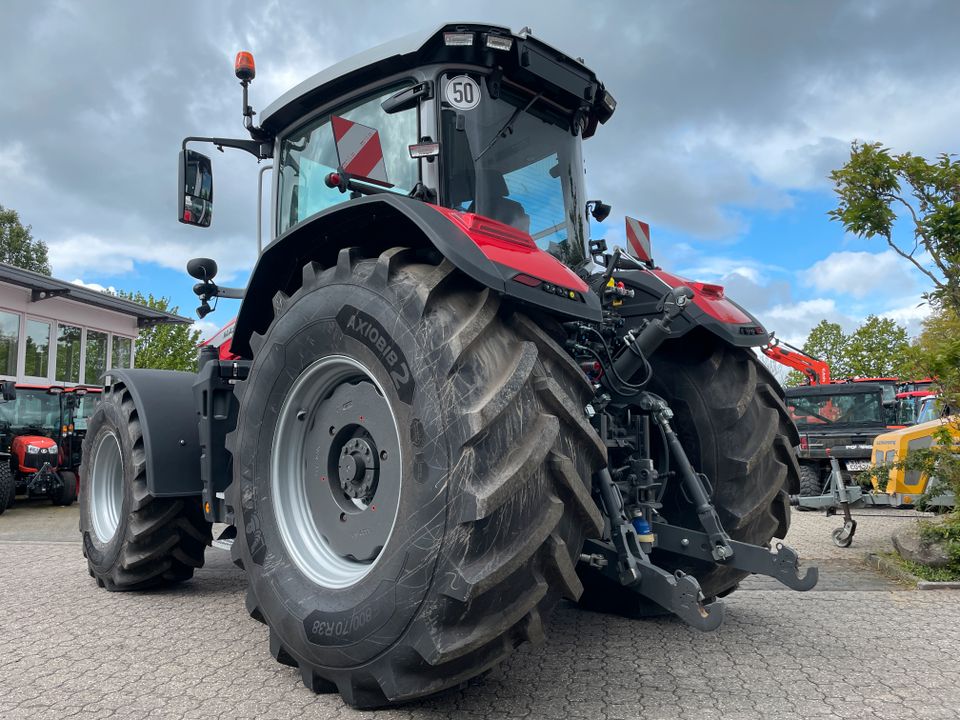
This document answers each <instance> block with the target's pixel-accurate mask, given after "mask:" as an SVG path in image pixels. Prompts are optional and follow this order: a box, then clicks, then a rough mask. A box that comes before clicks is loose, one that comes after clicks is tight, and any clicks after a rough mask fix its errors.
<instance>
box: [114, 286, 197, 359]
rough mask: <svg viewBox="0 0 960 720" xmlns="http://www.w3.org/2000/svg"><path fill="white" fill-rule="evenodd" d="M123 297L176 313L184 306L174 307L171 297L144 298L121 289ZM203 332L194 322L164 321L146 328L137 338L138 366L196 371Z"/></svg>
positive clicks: (140, 294) (137, 293)
mask: <svg viewBox="0 0 960 720" xmlns="http://www.w3.org/2000/svg"><path fill="white" fill-rule="evenodd" d="M117 294H118V295H119V296H120V297H122V298H126V299H127V300H132V301H133V302H135V303H139V304H141V305H146V306H147V307H149V308H153V309H154V310H160V311H162V312H171V313H175V312H177V311H178V310H179V309H180V308H179V307H172V308H171V307H170V300H169V298H165V297H159V298H158V297H154V296H153V295H152V294H150V295H147V296H146V297H144V295H143V293H140V292H119V293H117ZM199 344H200V331H199V330H194V329H192V328H191V326H190V325H180V324H176V325H173V324H163V325H154V326H152V327H149V328H144V329H143V330H141V331H140V334H139V336H138V337H137V352H136V358H135V365H136V366H137V367H138V368H154V369H157V370H191V371H192V370H196V368H197V346H198V345H199Z"/></svg>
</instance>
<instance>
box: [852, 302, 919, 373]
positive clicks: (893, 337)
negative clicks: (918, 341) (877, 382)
mask: <svg viewBox="0 0 960 720" xmlns="http://www.w3.org/2000/svg"><path fill="white" fill-rule="evenodd" d="M909 351H910V341H909V340H908V339H907V331H906V329H904V328H903V327H901V326H900V325H898V324H897V323H896V322H894V321H893V320H891V319H890V318H879V317H877V316H876V315H868V316H867V319H866V320H864V321H863V323H862V324H861V325H860V327H858V328H857V329H856V330H854V331H853V334H851V335H850V337H848V338H847V343H846V347H845V348H844V353H843V354H844V359H845V361H846V367H847V369H848V373H847V374H849V375H853V376H865V377H891V376H892V377H904V376H906V375H908V374H909V373H908V370H907V368H908V366H909V363H910V361H909V358H908V354H909Z"/></svg>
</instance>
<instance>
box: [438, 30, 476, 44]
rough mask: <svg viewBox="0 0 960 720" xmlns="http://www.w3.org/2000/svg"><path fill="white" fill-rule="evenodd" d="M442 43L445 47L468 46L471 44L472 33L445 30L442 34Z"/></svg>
mask: <svg viewBox="0 0 960 720" xmlns="http://www.w3.org/2000/svg"><path fill="white" fill-rule="evenodd" d="M443 44H444V45H446V46H447V47H469V46H471V45H473V33H468V32H445V33H444V34H443Z"/></svg>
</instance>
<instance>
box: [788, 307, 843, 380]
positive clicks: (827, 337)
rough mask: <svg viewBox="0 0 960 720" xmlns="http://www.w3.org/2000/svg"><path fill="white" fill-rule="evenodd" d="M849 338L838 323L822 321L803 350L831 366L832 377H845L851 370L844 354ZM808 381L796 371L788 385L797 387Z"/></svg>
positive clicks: (789, 378)
mask: <svg viewBox="0 0 960 720" xmlns="http://www.w3.org/2000/svg"><path fill="white" fill-rule="evenodd" d="M847 339H848V338H847V336H846V335H845V334H844V333H843V328H841V327H840V326H839V325H838V324H837V323H833V322H830V321H829V320H821V321H820V322H819V323H817V325H816V326H815V327H814V328H813V329H812V330H811V331H810V334H809V335H808V336H807V340H806V342H804V343H803V347H802V348H801V349H802V350H803V351H804V352H805V353H807V355H812V356H813V357H815V358H817V359H818V360H823V361H824V362H826V363H827V365H829V366H830V374H831V376H836V377H844V376H846V375H849V374H850V368H849V366H848V363H847V358H846V355H845V353H844V348H845V347H846V344H847ZM806 381H807V377H806V375H803V374H802V373H800V372H798V371H796V370H794V371H793V372H791V373H790V375H789V376H787V381H786V385H789V386H796V385H801V384H803V383H804V382H806Z"/></svg>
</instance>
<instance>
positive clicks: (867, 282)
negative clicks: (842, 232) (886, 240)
mask: <svg viewBox="0 0 960 720" xmlns="http://www.w3.org/2000/svg"><path fill="white" fill-rule="evenodd" d="M800 277H801V281H802V282H803V283H804V284H805V285H808V286H812V287H813V288H815V289H816V290H819V291H820V292H829V293H835V294H838V295H850V296H852V297H855V298H865V297H868V296H870V295H873V294H875V293H878V292H882V293H889V292H890V291H891V289H893V290H894V291H895V292H897V293H899V294H903V293H904V291H909V290H911V289H913V288H915V287H916V283H915V281H914V276H913V272H912V270H911V268H910V267H909V266H908V265H907V263H906V261H905V260H904V259H903V258H901V257H900V256H899V255H897V254H896V253H895V252H894V251H893V250H885V251H884V252H880V253H870V252H851V251H842V252H835V253H831V254H830V255H829V256H827V257H826V258H824V259H823V260H819V261H817V262H815V263H814V264H813V265H812V266H810V268H808V269H807V270H804V271H802V272H801V273H800Z"/></svg>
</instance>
